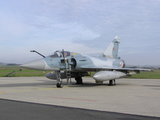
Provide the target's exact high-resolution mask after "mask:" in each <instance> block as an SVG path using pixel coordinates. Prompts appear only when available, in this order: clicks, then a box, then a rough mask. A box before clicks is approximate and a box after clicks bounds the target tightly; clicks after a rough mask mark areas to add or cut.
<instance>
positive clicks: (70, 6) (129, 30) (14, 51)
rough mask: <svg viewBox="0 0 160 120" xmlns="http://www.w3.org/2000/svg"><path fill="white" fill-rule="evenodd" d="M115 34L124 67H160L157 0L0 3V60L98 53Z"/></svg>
mask: <svg viewBox="0 0 160 120" xmlns="http://www.w3.org/2000/svg"><path fill="white" fill-rule="evenodd" d="M116 35H118V36H119V37H120V41H121V43H120V46H119V56H120V57H121V58H122V59H124V60H125V61H126V63H127V64H130V65H160V62H159V61H160V0H0V62H5V63H8V62H12V63H25V62H29V61H32V60H35V59H40V58H41V56H38V55H37V54H35V53H30V50H33V49H35V50H37V51H39V52H41V53H42V54H44V55H48V54H51V53H53V52H54V51H55V50H61V49H65V50H69V51H75V52H81V53H86V54H91V53H102V52H103V51H104V50H105V49H106V48H107V47H108V45H109V44H110V42H111V41H112V40H113V39H114V37H115V36H116Z"/></svg>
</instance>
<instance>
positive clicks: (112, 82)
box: [108, 79, 116, 86]
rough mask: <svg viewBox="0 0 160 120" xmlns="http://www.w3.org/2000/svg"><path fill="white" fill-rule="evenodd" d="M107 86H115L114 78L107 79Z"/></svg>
mask: <svg viewBox="0 0 160 120" xmlns="http://www.w3.org/2000/svg"><path fill="white" fill-rule="evenodd" d="M108 85H109V86H115V85H116V80H115V79H114V80H109V84H108Z"/></svg>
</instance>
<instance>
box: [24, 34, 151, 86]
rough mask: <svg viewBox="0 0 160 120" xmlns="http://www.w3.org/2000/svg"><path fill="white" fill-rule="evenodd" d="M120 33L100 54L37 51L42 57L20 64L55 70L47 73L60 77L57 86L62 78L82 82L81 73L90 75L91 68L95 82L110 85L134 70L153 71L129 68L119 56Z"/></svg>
mask: <svg viewBox="0 0 160 120" xmlns="http://www.w3.org/2000/svg"><path fill="white" fill-rule="evenodd" d="M119 43H120V41H119V37H118V36H116V37H115V38H114V40H113V41H112V42H111V44H110V45H109V46H108V48H107V49H106V50H105V51H104V52H103V53H102V54H101V55H100V56H96V57H93V56H89V55H85V54H81V53H77V52H70V51H64V50H57V51H55V52H54V54H51V55H49V56H47V57H45V56H44V55H42V54H40V53H39V52H37V51H35V50H32V51H31V52H36V53H38V54H39V55H41V56H42V57H43V59H39V60H35V61H32V62H29V63H26V64H23V65H21V66H22V67H25V68H29V69H35V70H43V71H52V72H49V73H47V74H46V77H47V78H49V79H52V80H57V85H56V86H57V87H58V88H62V87H63V83H62V79H67V81H71V78H75V80H76V81H77V84H83V80H82V77H84V76H89V74H88V72H90V71H94V72H95V74H94V75H93V79H95V82H96V83H100V84H102V83H103V82H104V81H109V85H116V82H115V79H119V78H124V77H126V76H130V75H131V74H138V73H140V71H151V70H150V69H138V68H126V67H125V62H124V60H122V59H121V58H120V57H118V48H119Z"/></svg>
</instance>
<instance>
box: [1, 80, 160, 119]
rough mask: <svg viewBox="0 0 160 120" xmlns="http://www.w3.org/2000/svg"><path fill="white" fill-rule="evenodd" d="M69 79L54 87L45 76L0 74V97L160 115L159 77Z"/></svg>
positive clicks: (118, 111) (108, 110) (154, 115)
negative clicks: (79, 81) (113, 81)
mask: <svg viewBox="0 0 160 120" xmlns="http://www.w3.org/2000/svg"><path fill="white" fill-rule="evenodd" d="M72 81H73V85H65V86H64V87H63V88H56V81H52V80H49V79H47V78H45V77H9V78H6V77H1V78H0V98H1V100H2V101H5V99H8V100H16V101H24V102H30V103H39V104H47V105H56V106H66V107H73V108H83V109H89V110H98V111H107V112H117V113H125V114H133V115H143V116H152V117H159V118H160V101H159V100H160V79H120V80H117V85H116V86H108V82H104V84H101V85H97V84H96V83H95V82H94V80H93V79H92V78H84V85H76V84H75V82H74V80H72ZM64 82H65V81H64ZM6 102H7V101H6ZM1 108H2V107H1ZM61 114H63V113H61Z"/></svg>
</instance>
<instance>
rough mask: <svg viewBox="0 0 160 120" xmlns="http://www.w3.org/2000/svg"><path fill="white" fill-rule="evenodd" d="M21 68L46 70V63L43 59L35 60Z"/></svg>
mask: <svg viewBox="0 0 160 120" xmlns="http://www.w3.org/2000/svg"><path fill="white" fill-rule="evenodd" d="M20 66H21V67H24V68H29V69H34V70H44V68H45V62H44V60H43V59H41V60H35V61H32V62H29V63H26V64H23V65H20Z"/></svg>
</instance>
